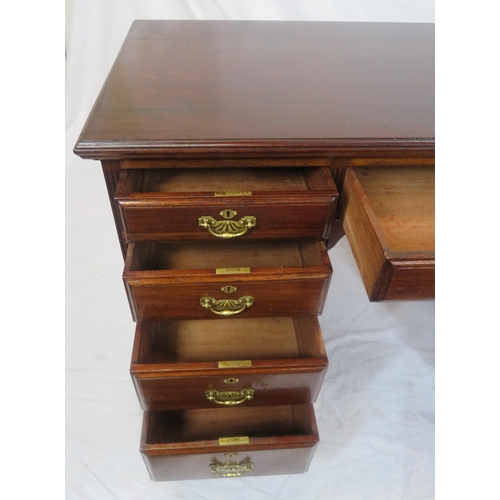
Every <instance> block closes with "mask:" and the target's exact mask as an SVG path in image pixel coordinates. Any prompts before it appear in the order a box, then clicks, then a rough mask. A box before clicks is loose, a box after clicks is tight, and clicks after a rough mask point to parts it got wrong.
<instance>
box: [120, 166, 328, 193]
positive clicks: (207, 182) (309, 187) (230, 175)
mask: <svg viewBox="0 0 500 500" xmlns="http://www.w3.org/2000/svg"><path fill="white" fill-rule="evenodd" d="M123 175H124V179H123V182H122V186H121V187H120V192H121V194H130V193H197V192H198V193H214V192H226V191H236V192H245V191H252V193H253V192H274V191H298V192H300V191H305V192H308V191H325V190H328V189H330V190H331V188H332V187H331V185H332V183H333V181H332V180H331V177H330V174H329V171H328V169H327V168H325V167H320V168H313V167H309V168H286V167H282V168H191V169H189V168H188V169H176V168H170V169H137V170H127V171H125V172H123Z"/></svg>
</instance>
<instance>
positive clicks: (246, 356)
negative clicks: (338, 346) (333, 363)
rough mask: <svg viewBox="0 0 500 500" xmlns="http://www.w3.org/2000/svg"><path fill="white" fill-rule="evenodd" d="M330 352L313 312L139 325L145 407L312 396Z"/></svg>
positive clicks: (135, 361) (136, 365)
mask: <svg viewBox="0 0 500 500" xmlns="http://www.w3.org/2000/svg"><path fill="white" fill-rule="evenodd" d="M327 365H328V359H327V356H326V352H325V346H324V343H323V338H322V336H321V329H320V326H319V322H318V319H317V317H316V316H304V317H296V318H292V317H278V318H249V319H241V318H234V319H232V320H231V321H228V320H224V319H219V320H184V321H145V322H141V323H138V324H137V328H136V334H135V342H134V351H133V354H132V363H131V367H130V373H131V375H132V379H133V381H134V385H135V387H136V391H137V395H138V397H139V401H140V403H141V406H142V409H143V410H148V409H149V410H152V409H153V410H156V409H172V410H174V409H185V408H214V407H217V406H218V405H220V406H231V407H234V406H254V405H260V406H262V405H273V404H297V403H311V402H314V401H315V400H316V397H317V394H318V392H319V389H320V386H321V382H322V381H323V378H324V375H325V372H326V368H327Z"/></svg>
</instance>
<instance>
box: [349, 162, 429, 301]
mask: <svg viewBox="0 0 500 500" xmlns="http://www.w3.org/2000/svg"><path fill="white" fill-rule="evenodd" d="M434 203H435V198H434V167H433V166H428V165H422V166H418V168H416V167H415V166H406V167H403V166H402V167H398V166H394V167H373V168H370V167H356V168H348V169H347V172H346V176H345V179H344V185H343V191H342V197H341V201H340V207H341V208H340V211H341V217H342V223H343V226H344V230H345V233H346V236H347V238H348V240H349V244H350V245H351V248H352V251H353V254H354V257H355V259H356V262H357V264H358V267H359V270H360V273H361V277H362V279H363V283H364V285H365V288H366V291H367V293H368V296H369V299H370V300H371V301H380V300H397V299H401V300H412V299H432V298H434V269H435V254H434V241H435V240H434V230H435V224H434Z"/></svg>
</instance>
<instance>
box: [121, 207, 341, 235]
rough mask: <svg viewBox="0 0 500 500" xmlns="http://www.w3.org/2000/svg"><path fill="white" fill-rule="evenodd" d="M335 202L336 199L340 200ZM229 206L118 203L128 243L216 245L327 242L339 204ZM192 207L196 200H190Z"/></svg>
mask: <svg viewBox="0 0 500 500" xmlns="http://www.w3.org/2000/svg"><path fill="white" fill-rule="evenodd" d="M335 200H336V198H335ZM259 201H260V202H255V201H254V202H253V203H252V204H242V203H241V202H237V203H235V202H234V201H231V200H228V201H225V202H223V203H218V204H215V203H212V204H208V205H206V206H204V205H203V204H202V203H195V204H194V206H189V205H186V204H184V205H183V206H172V205H170V206H159V204H157V203H155V204H153V203H151V204H150V205H149V206H147V205H146V206H144V205H140V206H137V205H136V204H134V203H125V202H123V201H122V202H120V201H119V202H118V205H119V208H120V215H121V218H122V222H123V227H124V237H125V240H126V241H127V242H130V241H167V240H174V239H175V240H182V239H189V240H211V239H214V238H222V239H233V238H245V239H266V238H321V237H323V238H325V239H327V238H328V236H329V231H330V226H331V222H332V218H333V213H334V209H335V204H334V202H333V201H330V202H325V203H322V204H318V203H316V204H314V203H311V202H305V203H297V202H296V203H286V204H285V203H274V204H271V203H270V202H265V201H264V200H259ZM191 203H192V200H191Z"/></svg>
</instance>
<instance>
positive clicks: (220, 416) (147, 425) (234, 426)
mask: <svg viewBox="0 0 500 500" xmlns="http://www.w3.org/2000/svg"><path fill="white" fill-rule="evenodd" d="M318 441H319V438H318V430H317V427H316V420H315V416H314V410H313V407H312V405H307V404H304V405H277V406H255V407H246V408H243V407H242V408H231V409H228V408H211V409H194V410H181V411H174V410H173V411H148V412H145V413H144V420H143V429H142V439H141V453H142V455H143V458H144V461H145V463H146V466H147V468H148V471H149V474H150V476H151V479H153V480H155V481H166V480H175V479H210V478H221V477H234V476H243V477H247V476H263V475H270V474H294V473H300V472H305V471H306V470H307V469H308V467H309V463H310V462H311V459H312V457H313V454H314V450H315V448H316V445H317V443H318Z"/></svg>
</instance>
